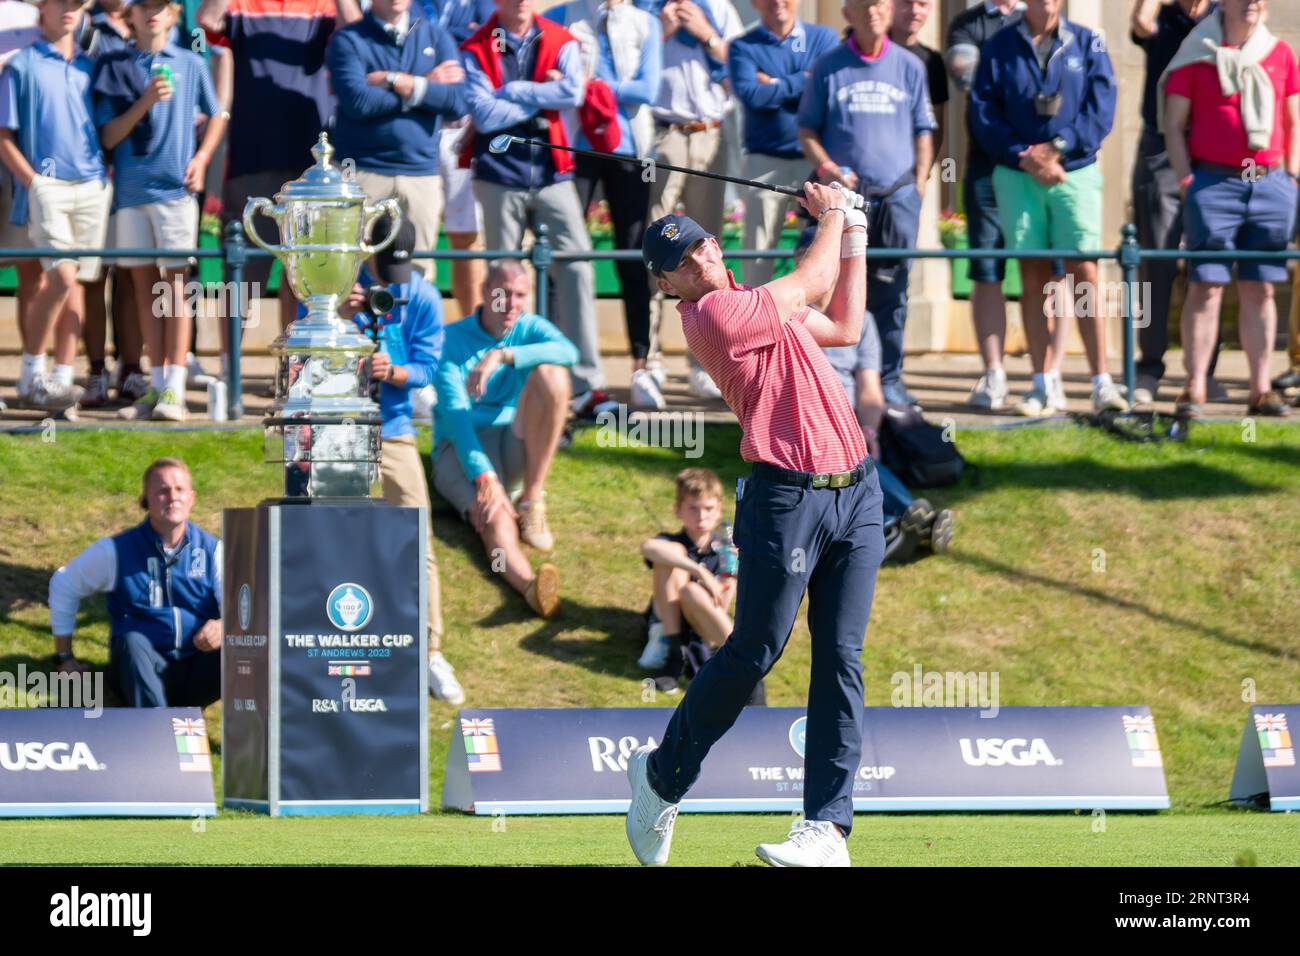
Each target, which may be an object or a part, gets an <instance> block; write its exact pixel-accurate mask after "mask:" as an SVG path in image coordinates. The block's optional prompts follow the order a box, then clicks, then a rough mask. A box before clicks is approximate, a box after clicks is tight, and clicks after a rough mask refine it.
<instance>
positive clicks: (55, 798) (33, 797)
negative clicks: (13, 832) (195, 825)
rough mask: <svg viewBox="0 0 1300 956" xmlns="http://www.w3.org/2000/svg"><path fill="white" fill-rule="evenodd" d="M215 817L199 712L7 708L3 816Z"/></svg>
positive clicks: (3, 716) (0, 779) (0, 774)
mask: <svg viewBox="0 0 1300 956" xmlns="http://www.w3.org/2000/svg"><path fill="white" fill-rule="evenodd" d="M216 812H217V807H216V802H215V801H214V799H213V795H212V757H211V753H210V750H209V747H208V732H207V727H206V726H205V724H204V721H203V712H202V711H201V710H199V709H198V708H197V707H168V708H151V709H144V708H140V709H136V708H127V707H110V708H106V709H104V710H102V711H100V713H99V714H98V716H93V715H91V714H90V712H88V711H83V710H79V709H73V708H48V709H47V708H32V709H18V710H0V817H48V816H60V817H66V816H76V817H90V816H108V817H191V816H214V815H215V814H216Z"/></svg>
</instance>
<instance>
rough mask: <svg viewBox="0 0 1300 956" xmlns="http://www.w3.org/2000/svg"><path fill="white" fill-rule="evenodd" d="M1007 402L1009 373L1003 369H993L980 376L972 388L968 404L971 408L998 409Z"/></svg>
mask: <svg viewBox="0 0 1300 956" xmlns="http://www.w3.org/2000/svg"><path fill="white" fill-rule="evenodd" d="M1006 402H1007V373H1006V372H1004V371H1003V370H1002V369H1000V368H999V369H991V370H990V371H987V372H985V373H984V374H983V375H981V376H980V380H979V381H978V382H976V383H975V387H974V388H973V389H971V393H970V398H969V399H967V400H966V404H967V405H969V406H971V408H987V409H989V410H990V411H997V410H998V409H999V408H1001V407H1002V406H1003V405H1005V404H1006Z"/></svg>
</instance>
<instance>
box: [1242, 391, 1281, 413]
mask: <svg viewBox="0 0 1300 956" xmlns="http://www.w3.org/2000/svg"><path fill="white" fill-rule="evenodd" d="M1246 414H1247V415H1260V416H1263V417H1266V418H1285V417H1286V416H1287V415H1290V414H1291V410H1290V409H1289V408H1287V407H1286V402H1284V401H1282V396H1281V395H1279V394H1278V393H1277V392H1275V391H1273V390H1272V389H1269V390H1268V391H1267V392H1265V393H1264V394H1263V395H1261V396H1259V398H1257V399H1255V400H1254V401H1253V402H1251V403H1250V404H1249V405H1248V406H1247V407H1246Z"/></svg>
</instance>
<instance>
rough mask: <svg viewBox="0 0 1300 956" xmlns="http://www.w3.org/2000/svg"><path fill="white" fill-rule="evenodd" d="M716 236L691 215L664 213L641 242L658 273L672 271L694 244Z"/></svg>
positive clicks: (649, 265)
mask: <svg viewBox="0 0 1300 956" xmlns="http://www.w3.org/2000/svg"><path fill="white" fill-rule="evenodd" d="M712 235H713V234H712V233H710V232H706V231H705V230H704V227H703V226H701V225H700V224H699V223H698V222H696V221H695V220H694V219H692V218H691V217H690V216H678V215H676V214H674V215H670V216H664V217H663V218H662V219H656V220H655V221H654V222H652V223H650V227H649V228H648V229H646V231H645V238H644V239H643V240H642V241H641V258H642V259H644V260H645V264H646V268H647V269H649V270H650V271H651V272H653V273H654V274H655V275H660V274H661V273H664V272H672V271H673V270H674V269H676V268H677V267H678V265H680V264H681V261H682V256H684V255H686V250H687V249H689V248H690V247H691V246H692V244H694V243H695V242H697V241H698V240H700V239H708V238H710V237H711V236H712Z"/></svg>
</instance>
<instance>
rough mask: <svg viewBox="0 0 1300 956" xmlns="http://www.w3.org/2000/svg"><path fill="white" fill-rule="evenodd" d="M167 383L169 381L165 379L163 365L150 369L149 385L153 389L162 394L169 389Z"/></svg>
mask: <svg viewBox="0 0 1300 956" xmlns="http://www.w3.org/2000/svg"><path fill="white" fill-rule="evenodd" d="M166 382H167V380H166V379H165V378H163V367H162V364H161V363H159V364H158V365H155V366H154V367H153V368H151V369H149V384H150V386H152V387H153V389H154V391H157V392H161V391H162V390H163V389H164V388H166V387H167V385H166Z"/></svg>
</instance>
